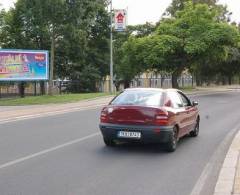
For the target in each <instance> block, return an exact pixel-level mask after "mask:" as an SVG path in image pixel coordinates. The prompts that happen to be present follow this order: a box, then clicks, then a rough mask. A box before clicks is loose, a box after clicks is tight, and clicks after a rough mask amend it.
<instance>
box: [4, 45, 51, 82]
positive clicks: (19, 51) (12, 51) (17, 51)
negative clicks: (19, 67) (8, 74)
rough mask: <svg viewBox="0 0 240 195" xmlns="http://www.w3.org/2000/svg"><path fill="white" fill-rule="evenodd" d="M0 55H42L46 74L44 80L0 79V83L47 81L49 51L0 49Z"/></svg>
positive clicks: (40, 78)
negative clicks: (44, 57) (44, 58)
mask: <svg viewBox="0 0 240 195" xmlns="http://www.w3.org/2000/svg"><path fill="white" fill-rule="evenodd" d="M0 53H30V54H34V53H36V54H38V53H40V54H44V55H45V56H46V60H45V61H46V74H45V78H42V77H39V78H38V77H36V78H0V82H14V81H15V82H18V81H19V82H21V81H30V82H31V81H49V70H50V66H49V51H48V50H27V49H0Z"/></svg>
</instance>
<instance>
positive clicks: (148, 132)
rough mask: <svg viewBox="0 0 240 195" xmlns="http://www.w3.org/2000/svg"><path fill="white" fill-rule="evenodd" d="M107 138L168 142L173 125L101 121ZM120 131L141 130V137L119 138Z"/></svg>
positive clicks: (101, 126) (128, 140) (101, 128)
mask: <svg viewBox="0 0 240 195" xmlns="http://www.w3.org/2000/svg"><path fill="white" fill-rule="evenodd" d="M99 127H100V130H101V132H102V135H103V137H104V138H105V139H113V140H119V141H127V142H143V143H166V142H168V141H169V137H170V136H171V134H172V131H173V126H143V125H116V124H109V123H101V124H100V125H99ZM119 131H128V132H140V133H141V138H140V139H137V138H119V136H118V133H119Z"/></svg>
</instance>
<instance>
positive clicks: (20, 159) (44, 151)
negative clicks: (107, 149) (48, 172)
mask: <svg viewBox="0 0 240 195" xmlns="http://www.w3.org/2000/svg"><path fill="white" fill-rule="evenodd" d="M98 135H100V133H93V134H91V135H88V136H85V137H82V138H79V139H76V140H73V141H70V142H67V143H64V144H61V145H58V146H55V147H53V148H49V149H46V150H43V151H40V152H37V153H34V154H31V155H28V156H25V157H22V158H19V159H16V160H13V161H10V162H7V163H4V164H2V165H0V169H3V168H7V167H10V166H13V165H16V164H18V163H21V162H24V161H27V160H30V159H33V158H36V157H39V156H42V155H44V154H47V153H50V152H53V151H56V150H59V149H62V148H64V147H67V146H71V145H73V144H76V143H79V142H82V141H84V140H87V139H90V138H92V137H95V136H98Z"/></svg>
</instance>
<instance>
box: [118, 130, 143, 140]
mask: <svg viewBox="0 0 240 195" xmlns="http://www.w3.org/2000/svg"><path fill="white" fill-rule="evenodd" d="M118 137H120V138H134V139H140V138H141V133H140V132H132V131H119V132H118Z"/></svg>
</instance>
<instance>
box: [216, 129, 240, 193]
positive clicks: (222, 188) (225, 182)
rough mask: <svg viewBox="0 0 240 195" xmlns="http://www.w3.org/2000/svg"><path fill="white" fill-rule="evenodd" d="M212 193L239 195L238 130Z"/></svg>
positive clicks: (239, 139)
mask: <svg viewBox="0 0 240 195" xmlns="http://www.w3.org/2000/svg"><path fill="white" fill-rule="evenodd" d="M214 195H240V131H239V132H238V133H237V135H236V136H235V138H234V140H233V142H232V144H231V146H230V148H229V150H228V153H227V155H226V158H225V160H224V163H223V165H222V168H221V171H220V174H219V176H218V181H217V184H216V186H215V192H214Z"/></svg>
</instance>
